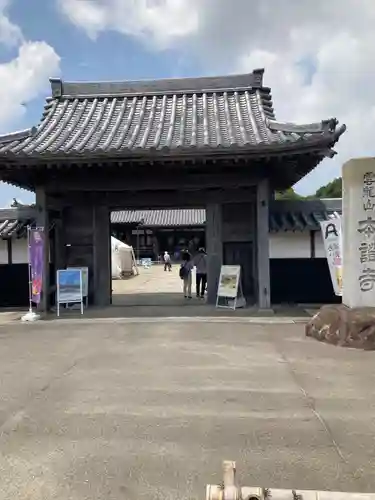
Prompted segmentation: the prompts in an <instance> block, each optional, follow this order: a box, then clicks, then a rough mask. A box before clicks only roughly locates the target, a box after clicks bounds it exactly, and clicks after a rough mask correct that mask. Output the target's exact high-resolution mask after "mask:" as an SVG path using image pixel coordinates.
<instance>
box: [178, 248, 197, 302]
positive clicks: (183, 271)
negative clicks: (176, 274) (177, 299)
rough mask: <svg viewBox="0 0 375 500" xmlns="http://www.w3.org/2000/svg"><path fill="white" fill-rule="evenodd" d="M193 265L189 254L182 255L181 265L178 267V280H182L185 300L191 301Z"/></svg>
mask: <svg viewBox="0 0 375 500" xmlns="http://www.w3.org/2000/svg"><path fill="white" fill-rule="evenodd" d="M193 267H194V263H193V261H192V259H191V256H190V254H189V252H183V253H182V264H181V267H180V278H181V279H182V280H183V287H182V288H183V293H184V297H185V299H191V298H192V297H191V272H192V270H193Z"/></svg>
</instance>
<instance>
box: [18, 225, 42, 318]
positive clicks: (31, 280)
mask: <svg viewBox="0 0 375 500" xmlns="http://www.w3.org/2000/svg"><path fill="white" fill-rule="evenodd" d="M27 246H28V260H29V264H28V268H29V310H28V312H27V313H26V314H25V315H24V316H22V318H21V321H22V322H27V321H38V319H40V315H39V314H37V313H35V312H34V311H33V275H32V269H31V227H30V226H27Z"/></svg>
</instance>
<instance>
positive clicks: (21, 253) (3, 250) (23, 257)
mask: <svg viewBox="0 0 375 500" xmlns="http://www.w3.org/2000/svg"><path fill="white" fill-rule="evenodd" d="M12 262H13V264H24V263H27V262H28V250H27V239H26V238H21V239H19V240H17V239H13V240H12ZM0 264H8V246H7V242H6V240H1V239H0Z"/></svg>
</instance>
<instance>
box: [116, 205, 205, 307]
mask: <svg viewBox="0 0 375 500" xmlns="http://www.w3.org/2000/svg"><path fill="white" fill-rule="evenodd" d="M110 222H111V224H110V233H111V275H110V276H111V304H112V305H114V306H179V305H190V304H192V305H202V304H204V303H205V302H204V301H202V300H201V299H199V300H198V301H197V300H196V298H195V296H196V290H195V281H196V280H195V269H194V268H193V270H192V273H191V279H192V290H191V291H192V298H191V299H189V300H186V299H185V298H184V296H183V290H182V281H181V279H180V276H179V268H180V264H181V262H182V254H183V253H184V252H186V251H187V252H188V253H189V255H190V259H191V261H192V262H194V259H195V256H196V255H197V253H198V250H199V248H201V247H204V246H205V210H204V209H200V208H165V209H148V210H130V209H127V210H117V211H112V212H111V215H110ZM114 245H115V246H116V245H117V247H118V248H119V252H116V251H114V247H113V246H114ZM130 251H132V255H133V261H132V265H131V266H130V267H129V262H127V263H125V261H126V255H127V254H130ZM166 252H167V254H168V256H169V259H170V260H169V263H168V265H165V262H164V255H165V253H166ZM119 254H123V256H124V259H123V264H124V269H119V266H121V265H122V263H121V259H120V255H119ZM169 264H170V265H169ZM125 267H126V269H125Z"/></svg>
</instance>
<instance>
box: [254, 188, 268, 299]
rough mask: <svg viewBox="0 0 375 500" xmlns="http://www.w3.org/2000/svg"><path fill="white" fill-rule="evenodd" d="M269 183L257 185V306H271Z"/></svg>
mask: <svg viewBox="0 0 375 500" xmlns="http://www.w3.org/2000/svg"><path fill="white" fill-rule="evenodd" d="M269 199H270V196H269V185H268V180H266V179H264V180H262V181H261V182H260V183H259V184H258V187H257V210H256V212H257V268H258V306H259V307H260V308H261V309H269V308H270V307H271V285H270V258H269Z"/></svg>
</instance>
